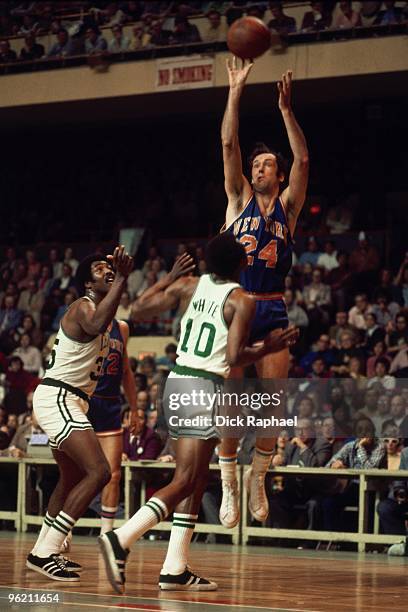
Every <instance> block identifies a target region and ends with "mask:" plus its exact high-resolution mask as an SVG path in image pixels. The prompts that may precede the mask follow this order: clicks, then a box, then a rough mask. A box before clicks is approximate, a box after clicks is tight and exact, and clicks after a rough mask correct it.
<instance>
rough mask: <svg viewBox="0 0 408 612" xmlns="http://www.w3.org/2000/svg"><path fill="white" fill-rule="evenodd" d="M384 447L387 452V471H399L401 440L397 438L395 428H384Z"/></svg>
mask: <svg viewBox="0 0 408 612" xmlns="http://www.w3.org/2000/svg"><path fill="white" fill-rule="evenodd" d="M384 436H385V437H384V439H383V442H384V446H385V448H386V450H387V465H388V469H389V470H399V466H400V463H401V450H402V440H401V438H399V437H398V429H397V428H395V427H389V426H388V425H387V426H386V427H385V428H384Z"/></svg>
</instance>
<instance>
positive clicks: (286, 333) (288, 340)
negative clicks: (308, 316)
mask: <svg viewBox="0 0 408 612" xmlns="http://www.w3.org/2000/svg"><path fill="white" fill-rule="evenodd" d="M298 338H299V329H298V328H297V327H295V326H294V325H289V327H287V328H286V329H274V330H273V331H271V332H270V333H269V334H268V335H267V336H266V338H265V340H264V345H265V346H266V348H267V349H268V352H269V353H277V352H279V351H282V350H283V349H284V348H287V347H289V346H292V345H293V344H295V343H296V341H297V339H298Z"/></svg>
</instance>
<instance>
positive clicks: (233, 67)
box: [221, 57, 253, 227]
mask: <svg viewBox="0 0 408 612" xmlns="http://www.w3.org/2000/svg"><path fill="white" fill-rule="evenodd" d="M237 61H238V60H237V58H236V57H233V59H232V60H227V69H228V78H229V93H228V101H227V106H226V108H225V113H224V118H223V120H222V126H221V142H222V153H223V160H224V180H225V183H224V184H225V191H226V194H227V198H228V207H227V214H226V225H227V227H228V226H229V225H230V224H231V223H232V222H233V221H234V219H235V217H236V216H237V214H239V212H240V210H241V209H242V206H243V205H244V203H245V201H246V200H247V199H249V197H250V194H251V191H252V190H251V186H250V185H249V183H248V181H247V179H246V178H245V176H244V175H243V171H242V157H241V149H240V146H239V136H238V129H239V102H240V99H241V94H242V91H243V89H244V85H245V82H246V79H247V77H248V74H249V72H250V70H251V68H252V66H253V64H252V62H246V63H245V62H243V63H242V67H241V68H238V67H237Z"/></svg>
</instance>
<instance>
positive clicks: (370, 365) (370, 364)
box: [367, 341, 391, 378]
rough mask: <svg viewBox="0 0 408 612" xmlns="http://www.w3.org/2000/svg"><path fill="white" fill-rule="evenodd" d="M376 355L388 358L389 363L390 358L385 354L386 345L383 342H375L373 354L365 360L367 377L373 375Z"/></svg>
mask: <svg viewBox="0 0 408 612" xmlns="http://www.w3.org/2000/svg"><path fill="white" fill-rule="evenodd" d="M378 357H385V358H386V359H388V363H390V364H391V359H390V358H389V357H388V356H387V354H386V345H385V342H383V341H381V342H376V344H374V347H373V355H372V356H371V357H369V358H368V360H367V377H368V378H372V377H373V376H375V362H376V361H377V359H378Z"/></svg>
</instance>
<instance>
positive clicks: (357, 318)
mask: <svg viewBox="0 0 408 612" xmlns="http://www.w3.org/2000/svg"><path fill="white" fill-rule="evenodd" d="M186 250H187V251H189V252H190V253H191V254H192V255H193V256H194V258H195V261H196V273H197V274H198V275H201V274H204V273H205V272H206V264H205V259H204V251H203V247H202V246H201V245H197V244H196V243H192V244H189V243H179V244H178V245H177V247H176V248H175V249H174V252H173V254H172V257H171V258H170V259H168V260H166V259H165V258H163V257H162V256H161V254H160V252H159V250H158V248H156V247H155V246H152V247H150V249H149V250H148V252H147V258H146V259H145V261H144V264H143V265H141V266H139V267H137V268H136V269H135V270H134V271H133V272H132V273H131V275H130V276H129V279H128V287H127V291H126V292H125V293H124V294H123V297H122V301H121V304H120V306H119V309H118V313H117V316H118V317H119V318H124V319H125V320H130V318H131V314H130V311H131V304H132V302H133V301H134V300H135V299H136V298H137V297H138V296H139V295H140V294H141V293H142V292H143V291H144V290H145V289H146V288H147V287H149V286H151V285H152V284H153V283H154V282H156V281H157V280H158V279H160V278H162V277H163V276H164V275H165V274H167V270H169V269H170V267H171V266H172V263H173V260H174V257H175V256H177V255H178V254H181V253H182V252H184V251H186ZM77 266H78V259H77V258H76V256H75V253H74V252H73V250H72V248H69V247H68V248H66V249H65V251H64V254H63V255H62V254H61V253H60V252H59V251H58V249H57V248H55V247H54V246H52V247H51V248H50V249H49V251H48V253H47V256H46V257H45V258H41V259H40V258H39V256H38V254H37V251H36V249H27V250H26V251H25V252H18V251H16V249H14V248H13V247H9V248H7V249H6V250H5V251H4V254H3V257H2V260H1V265H0V275H1V276H0V282H1V286H0V370H1V372H2V373H1V381H2V382H1V387H0V393H1V395H2V397H1V400H0V401H1V408H0V448H1V451H2V454H10V455H12V456H15V457H19V456H24V453H26V452H27V433H32V432H35V431H37V429H38V424H37V423H36V421H35V418H34V417H33V415H32V394H33V391H34V389H35V388H36V386H37V385H38V383H39V380H40V378H41V376H42V375H43V373H44V365H45V362H46V360H47V357H48V353H49V348H48V345H47V341H48V339H49V338H50V337H51V336H52V334H54V333H55V332H56V331H57V330H58V326H59V322H60V320H61V317H62V316H63V314H64V312H65V311H66V309H67V308H68V307H69V305H70V304H71V303H72V302H73V300H75V299H76V297H77V292H76V287H75V271H76V268H77ZM285 300H286V303H287V306H288V312H289V320H290V322H291V323H293V324H295V325H297V326H298V327H299V328H300V330H301V335H300V340H299V342H298V344H297V345H296V346H295V347H294V349H293V353H292V355H291V364H290V374H289V376H290V378H291V379H292V382H291V384H292V383H293V384H294V386H292V387H290V388H289V389H288V394H287V410H288V413H289V414H291V415H296V416H297V417H298V426H297V428H295V430H294V431H290V432H282V434H281V436H280V438H279V440H278V445H277V452H276V455H275V457H274V460H273V462H274V465H276V466H279V465H300V466H306V467H322V466H325V465H328V466H331V467H333V468H343V467H357V468H358V467H363V468H368V467H378V468H384V469H386V468H387V466H388V468H392V469H398V467H399V460H400V456H401V452H402V453H403V454H402V457H404V456H405V455H404V453H406V451H403V448H404V444H405V443H406V442H408V386H406V385H405V387H404V382H405V381H404V379H405V378H408V254H406V255H405V256H404V257H403V259H402V261H401V263H400V266H399V268H398V269H397V270H394V271H391V270H389V269H386V268H383V267H382V253H381V252H380V251H379V250H378V249H377V248H376V247H375V246H374V244H372V243H371V242H370V237H369V236H367V235H366V234H365V233H364V232H361V233H360V235H359V236H358V242H357V243H356V244H355V246H354V248H353V249H352V250H351V252H350V253H349V254H348V253H346V252H343V251H340V250H338V249H337V245H336V239H329V240H327V241H326V242H325V243H324V244H322V245H321V244H320V243H319V242H318V240H317V239H316V238H315V237H313V236H311V237H310V238H309V240H308V242H307V244H306V247H305V250H303V252H298V253H297V256H294V262H293V267H292V270H291V273H290V275H289V276H288V278H287V281H286V289H285ZM179 321H180V317H179V316H178V313H177V312H171V313H166V315H165V316H164V317H162V318H155V319H154V320H151V321H130V326H131V329H132V333H133V334H136V335H143V334H145V335H146V334H148V335H155V334H169V333H172V334H173V335H174V337H175V338H177V334H178V324H179ZM176 349H177V347H176V345H175V344H174V343H170V344H169V345H168V346H167V347H166V354H165V355H164V356H163V355H154V354H149V346H148V342H147V344H146V351H145V355H144V356H143V357H142V358H141V359H139V360H138V359H136V358H135V357H131V368H132V370H133V372H134V375H135V380H136V385H137V389H138V396H137V409H138V413H137V414H138V419H137V421H133V422H132V424H131V426H130V425H129V421H128V419H129V412H128V410H126V409H125V410H124V413H123V422H124V427H125V430H124V432H125V433H124V442H125V446H124V448H125V450H124V459H126V458H128V459H135V458H138V459H143V458H148V459H155V458H158V457H159V456H161V458H162V460H163V461H169V460H171V459H172V458H173V457H174V451H172V448H171V441H170V440H167V441H166V436H165V434H163V431H162V429H161V427H162V426H161V425H160V418H159V417H158V413H157V397H158V396H159V394H160V389H161V387H162V383H163V381H164V380H165V378H166V375H167V373H168V372H169V371H170V370H171V368H172V367H173V366H174V363H175V359H176ZM296 379H299V385H297V384H296ZM322 389H324V393H323V392H322ZM254 444H255V437H254V432H248V433H247V434H246V439H245V440H242V441H241V451H242V452H241V460H242V461H244V462H248V460H249V458H250V456H251V453H252V452H253V450H254ZM215 459H216V458H215ZM407 465H408V464H407ZM316 483H317V484H316ZM156 485H157V482H156V481H154V482H153V481H152V482H151V483H150V484H149V486H150V487H153V489H152V490H154V487H155V486H156ZM268 491H269V497H270V503H271V513H270V519H269V520H270V524H271V525H275V526H280V527H287V526H290V525H294V524H295V523H296V521H297V520H298V518H299V517H298V513H299V507H300V508H305V509H306V510H305V512H306V514H305V516H307V517H308V524H309V526H311V525H313V528H314V527H316V526H318V527H319V528H320V527H324V528H325V529H329V530H336V529H341V528H344V523H342V516H343V515H342V513H341V512H340V510H341V509H343V508H344V507H345V506H347V505H350V504H353V503H357V500H358V490H357V489H356V486H355V485H354V484H353V483H350V484H349V485H347V486H346V485H344V484H343V485H342V484H341V483H340V481H339V482H337V480H336V481H335V480H332V479H330V482H329V483H325V484H323V485H322V484H321V483H320V482H319V481H316V482H315V481H313V482H312V481H310V482H309V481H308V480H306V481H302V482H300V481H299V480H298V479H290V478H287V479H286V478H285V479H284V481H283V483H282V479H279V478H277V479H276V477H275V478H271V479H270V482H269V485H268ZM219 494H220V488H219V482H218V481H212V482H211V484H210V486H209V488H208V491H207V493H206V496H205V498H204V502H203V513H204V516H205V517H207V519H208V520H210V517H214V508H216V507H217V504H218V503H219ZM382 496H383V499H382V502H381V504H380V506H379V512H380V518H381V526H382V529H383V530H384V531H385V532H386V533H405V526H404V522H403V518H402V514H401V512H402V510H401V508H403V509H405V511H406V510H407V509H408V501H407V499H408V498H407V489H406V485H405V484H404V483H403V482H402V483H397V484H396V485H395V486H392V487H391V489H390V491H388V490H387V491H385V492H384V491H383V492H382ZM398 496H399V497H398ZM401 500H402V501H401ZM401 504H402V506H401ZM398 517H399V518H398ZM211 520H213V518H212V519H211ZM396 526H398V530H397V527H396Z"/></svg>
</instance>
